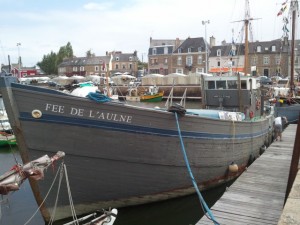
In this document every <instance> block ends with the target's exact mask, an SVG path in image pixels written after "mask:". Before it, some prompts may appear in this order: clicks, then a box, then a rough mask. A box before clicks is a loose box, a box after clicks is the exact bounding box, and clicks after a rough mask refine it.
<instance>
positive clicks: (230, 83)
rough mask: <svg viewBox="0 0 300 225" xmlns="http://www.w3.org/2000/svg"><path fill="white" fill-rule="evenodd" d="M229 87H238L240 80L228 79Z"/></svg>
mask: <svg viewBox="0 0 300 225" xmlns="http://www.w3.org/2000/svg"><path fill="white" fill-rule="evenodd" d="M227 85H228V89H237V88H238V82H237V81H236V80H228V81H227Z"/></svg>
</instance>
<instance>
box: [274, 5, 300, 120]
mask: <svg viewBox="0 0 300 225" xmlns="http://www.w3.org/2000/svg"><path fill="white" fill-rule="evenodd" d="M298 7H299V6H298V1H291V2H290V9H291V10H290V11H291V12H292V40H291V77H290V81H289V84H290V91H289V94H288V96H284V97H283V96H277V102H276V105H275V114H276V116H281V117H286V118H287V120H288V122H289V123H297V122H298V118H299V114H300V104H299V102H300V97H299V96H295V95H297V94H298V93H296V88H295V83H294V72H295V50H296V47H295V42H296V40H295V33H296V17H297V15H298V13H299V11H298V10H299V8H298Z"/></svg>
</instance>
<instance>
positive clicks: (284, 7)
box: [277, 5, 287, 16]
mask: <svg viewBox="0 0 300 225" xmlns="http://www.w3.org/2000/svg"><path fill="white" fill-rule="evenodd" d="M286 8H287V5H284V6H283V7H282V8H281V9H280V11H279V12H278V13H277V16H280V15H282V13H283V12H284V11H285V10H286Z"/></svg>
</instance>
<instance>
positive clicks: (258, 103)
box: [256, 100, 260, 110]
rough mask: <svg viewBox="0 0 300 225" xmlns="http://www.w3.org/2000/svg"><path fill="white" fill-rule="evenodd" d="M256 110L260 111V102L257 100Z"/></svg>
mask: <svg viewBox="0 0 300 225" xmlns="http://www.w3.org/2000/svg"><path fill="white" fill-rule="evenodd" d="M256 109H257V110H259V109H260V101H259V100H257V101H256Z"/></svg>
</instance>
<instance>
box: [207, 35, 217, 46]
mask: <svg viewBox="0 0 300 225" xmlns="http://www.w3.org/2000/svg"><path fill="white" fill-rule="evenodd" d="M209 45H210V47H214V46H215V45H216V38H215V37H214V36H211V37H210V38H209Z"/></svg>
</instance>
